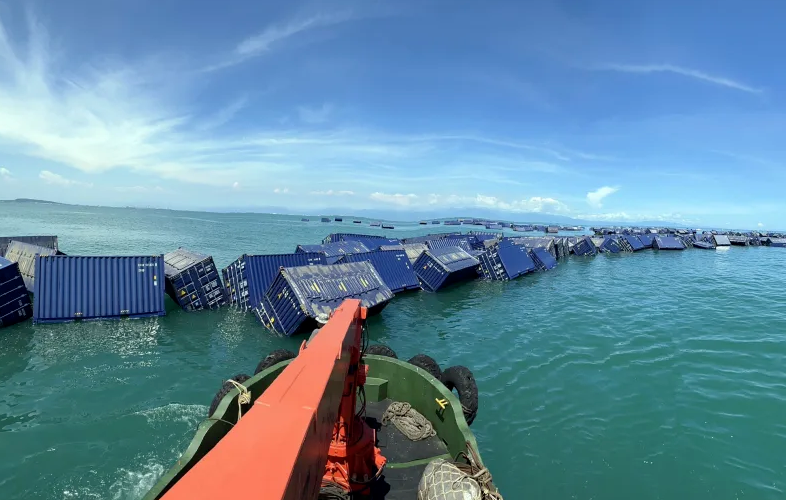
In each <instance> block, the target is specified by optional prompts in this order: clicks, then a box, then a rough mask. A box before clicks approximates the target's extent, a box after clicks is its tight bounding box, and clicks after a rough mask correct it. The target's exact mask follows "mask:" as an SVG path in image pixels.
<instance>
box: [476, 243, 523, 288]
mask: <svg viewBox="0 0 786 500" xmlns="http://www.w3.org/2000/svg"><path fill="white" fill-rule="evenodd" d="M478 260H479V261H480V268H479V269H480V272H481V273H482V274H483V277H485V278H486V279H490V280H501V281H507V280H512V279H516V278H518V277H519V276H522V275H524V274H527V273H530V272H532V271H534V270H535V269H537V266H536V265H535V262H534V261H533V260H532V257H531V256H530V254H529V250H528V249H527V247H525V246H524V245H516V244H514V243H512V242H510V241H500V242H499V243H498V244H496V245H494V246H492V247H490V248H489V249H488V250H486V251H485V252H483V253H481V254H480V255H479V256H478Z"/></svg>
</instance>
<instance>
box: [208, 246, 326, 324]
mask: <svg viewBox="0 0 786 500" xmlns="http://www.w3.org/2000/svg"><path fill="white" fill-rule="evenodd" d="M315 264H325V256H324V255H323V254H321V253H307V252H306V253H288V254H279V255H247V254H244V255H241V256H240V258H238V259H237V260H236V261H234V262H233V263H231V264H229V265H228V266H227V267H226V268H224V270H223V271H222V274H223V275H224V286H226V293H227V296H228V297H229V302H230V304H234V305H236V306H237V307H238V308H239V309H240V310H241V311H248V310H249V309H253V308H255V307H258V306H259V304H260V303H261V302H262V297H264V295H265V292H267V289H268V288H270V284H271V283H273V280H274V279H276V276H277V275H278V272H279V271H280V270H281V269H282V268H284V267H300V266H310V265H315Z"/></svg>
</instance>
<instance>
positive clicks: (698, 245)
mask: <svg viewBox="0 0 786 500" xmlns="http://www.w3.org/2000/svg"><path fill="white" fill-rule="evenodd" d="M693 248H703V249H704V250H715V245H714V244H712V243H711V242H709V241H701V240H699V241H696V242H694V243H693Z"/></svg>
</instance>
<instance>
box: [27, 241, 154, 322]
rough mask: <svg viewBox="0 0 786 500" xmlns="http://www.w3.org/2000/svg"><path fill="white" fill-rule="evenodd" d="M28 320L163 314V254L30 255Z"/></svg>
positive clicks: (115, 317)
mask: <svg viewBox="0 0 786 500" xmlns="http://www.w3.org/2000/svg"><path fill="white" fill-rule="evenodd" d="M35 272H36V279H35V302H34V303H33V322H34V323H58V322H63V321H74V320H77V319H118V318H125V317H128V318H140V317H147V316H163V315H164V314H166V312H165V309H164V286H165V285H164V283H163V282H164V256H163V255H154V256H135V257H92V256H91V257H88V256H73V255H54V256H49V257H45V256H41V255H39V256H37V257H36V258H35Z"/></svg>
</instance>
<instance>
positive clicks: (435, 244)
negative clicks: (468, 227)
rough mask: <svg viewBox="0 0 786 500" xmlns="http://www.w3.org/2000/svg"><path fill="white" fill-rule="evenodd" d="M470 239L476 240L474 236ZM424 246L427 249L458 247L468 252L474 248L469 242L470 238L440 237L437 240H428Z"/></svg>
mask: <svg viewBox="0 0 786 500" xmlns="http://www.w3.org/2000/svg"><path fill="white" fill-rule="evenodd" d="M472 240H474V241H477V240H476V239H475V238H472ZM426 246H427V247H428V249H429V250H437V249H440V248H448V247H459V248H461V249H462V250H464V251H467V252H469V251H470V250H475V248H474V247H473V246H472V243H471V242H470V238H442V239H439V240H428V241H427V242H426Z"/></svg>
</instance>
